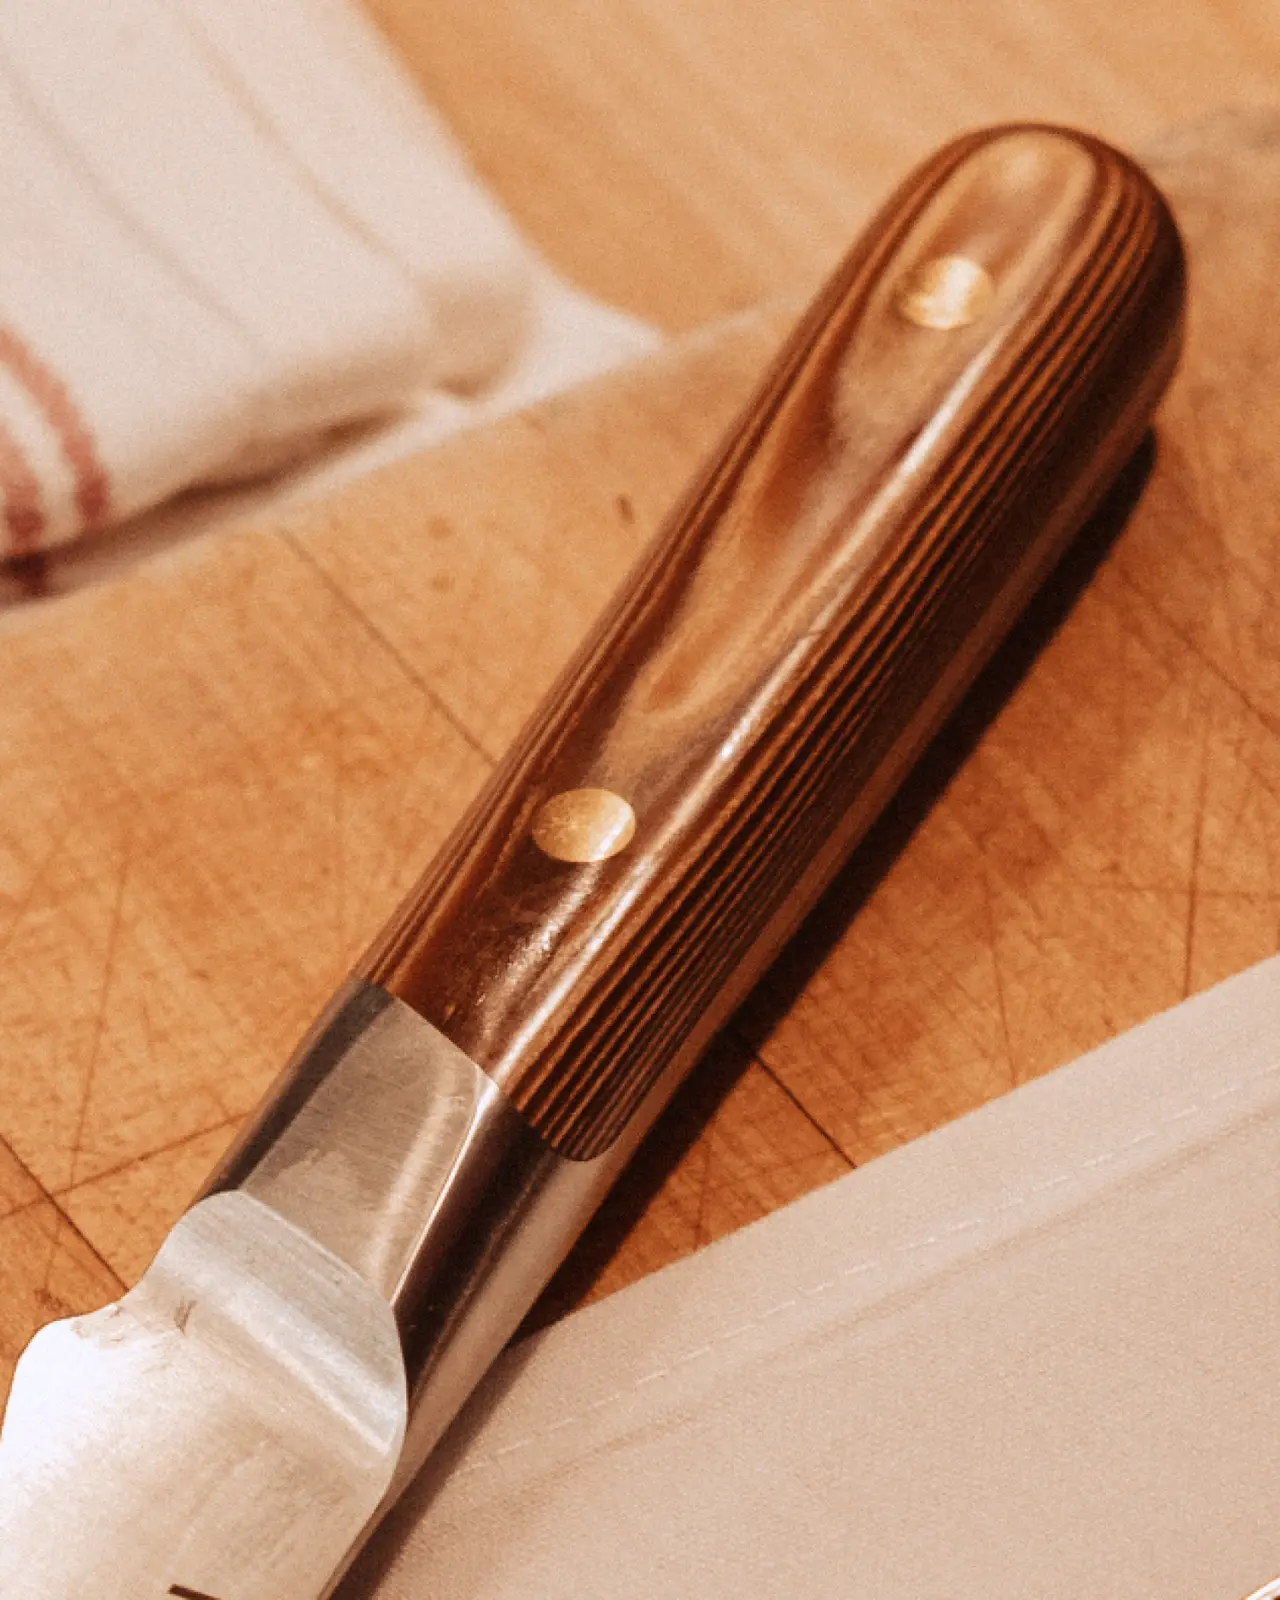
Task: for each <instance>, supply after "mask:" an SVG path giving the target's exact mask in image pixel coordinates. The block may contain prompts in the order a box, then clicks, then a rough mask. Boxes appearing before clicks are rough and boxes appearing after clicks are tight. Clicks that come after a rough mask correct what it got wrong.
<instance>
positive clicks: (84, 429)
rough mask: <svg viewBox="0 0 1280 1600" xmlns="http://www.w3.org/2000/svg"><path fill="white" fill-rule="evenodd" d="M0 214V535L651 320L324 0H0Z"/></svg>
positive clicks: (443, 422) (451, 392)
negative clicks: (566, 255)
mask: <svg viewBox="0 0 1280 1600" xmlns="http://www.w3.org/2000/svg"><path fill="white" fill-rule="evenodd" d="M0 213H2V214H3V216H4V219H5V226H4V229H3V230H2V231H0V496H2V505H0V554H6V553H8V554H13V553H24V552H29V551H33V550H36V549H42V548H47V547H49V546H51V545H54V544H58V543H60V542H62V541H64V540H67V539H70V538H73V537H74V536H75V535H77V534H79V533H82V532H84V531H87V530H91V529H95V528H100V527H102V526H105V525H107V524H110V523H116V522H119V521H121V520H124V519H127V518H130V517H132V516H134V515H136V514H137V513H139V512H142V511H145V510H146V509H147V508H149V507H152V506H155V505H157V504H159V503H160V502H162V501H165V500H167V499H168V498H169V497H170V496H172V495H173V494H175V493H176V492H177V491H179V490H181V489H184V488H187V487H189V486H191V485H199V484H209V483H217V482H227V481H235V480H243V479H247V478H251V477H255V476H257V475H260V474H262V473H264V472H266V471H268V470H271V469H277V468H279V467H280V466H281V465H282V464H284V463H289V462H296V461H298V460H299V459H301V458H303V457H305V456H307V455H309V454H311V453H314V452H315V451H316V450H317V449H318V448H319V447H320V446H321V445H324V444H333V443H334V442H335V441H336V442H337V443H339V444H343V445H345V446H346V448H345V450H344V451H341V452H340V455H342V457H343V460H344V462H345V466H344V467H343V468H342V470H345V471H350V470H352V469H353V468H355V467H359V466H363V465H365V464H366V463H367V462H369V461H371V460H378V459H385V458H386V457H387V456H388V455H391V454H395V453H398V452H403V451H404V450H406V449H409V448H413V447H415V446H416V445H418V444H419V443H422V442H424V441H426V440H428V439H430V438H433V437H437V436H439V435H440V434H441V433H442V432H446V431H450V430H452V429H453V428H456V427H458V426H460V425H463V424H465V423H466V422H468V421H470V420H473V419H474V418H476V417H479V416H483V415H488V414H491V413H492V412H493V411H494V410H495V409H499V408H501V407H503V406H509V405H511V404H516V403H521V402H523V401H525V400H527V399H530V398H534V397H536V395H538V394H539V393H542V392H546V390H547V389H548V388H551V387H555V386H557V385H561V384H563V383H566V382H570V381H573V380H574V379H576V378H578V377H581V376H585V375H587V374H589V373H591V372H594V371H598V370H601V369H602V368H604V367H605V366H608V365H610V364H612V363H613V362H614V361H616V360H618V359H620V358H621V357H624V356H626V355H628V354H630V353H633V352H634V351H636V350H639V349H642V348H644V347H646V346H647V345H648V344H649V343H651V342H652V336H651V335H650V334H649V333H648V331H647V330H646V329H644V328H643V327H641V325H639V324H637V323H635V322H634V321H633V320H632V319H629V318H627V317H624V316H622V315H620V314H618V313H616V312H612V311H609V310H608V309H607V308H604V307H600V306H598V305H596V304H595V303H594V302H591V301H589V300H587V299H586V298H585V297H583V296H578V295H575V294H574V293H573V292H572V291H570V290H569V289H568V288H567V287H566V286H565V285H563V284H561V283H559V282H558V281H557V280H556V279H555V278H554V276H553V275H552V274H551V273H550V272H549V271H548V269H547V268H546V267H545V266H544V265H543V264H542V263H541V262H540V261H539V260H538V258H537V257H536V256H535V255H534V254H533V252H532V251H531V250H530V249H529V248H528V247H527V246H526V245H525V244H524V243H523V241H522V240H521V239H520V237H519V236H518V234H517V233H516V231H515V230H514V228H513V227H512V226H511V224H510V223H509V222H508V221H507V219H506V218H505V216H504V215H503V214H502V212H501V211H500V210H499V208H498V207H497V206H496V205H494V203H493V202H492V201H491V200H490V199H489V198H488V197H487V195H486V194H485V193H484V191H483V190H482V189H481V188H480V187H479V186H478V185H477V184H476V182H475V180H474V179H473V177H472V175H471V174H470V173H469V171H468V170H467V167H466V165H465V163H464V161H463V160H462V159H461V157H460V155H459V154H458V152H457V150H456V149H455V147H454V146H453V144H452V143H451V141H450V139H449V137H448V135H447V134H446V133H445V132H444V131H443V129H442V128H441V127H440V125H439V124H438V122H437V121H436V120H435V118H434V117H433V115H432V114H431V112H430V110H429V109H428V108H427V107H426V106H425V104H424V103H423V101H422V98H421V96H420V95H419V93H418V92H417V89H416V87H415V86H414V84H413V83H412V82H411V81H410V80H409V79H408V77H407V76H406V74H405V73H404V71H403V69H402V68H401V67H400V65H399V63H398V61H397V60H396V58H395V57H394V55H393V53H392V52H391V51H390V49H389V48H388V47H387V46H386V45H385V43H384V42H383V41H382V39H381V36H380V35H379V34H378V33H377V32H376V30H375V29H374V28H373V27H372V25H371V24H370V23H369V22H368V21H367V20H366V19H364V18H363V17H362V16H361V15H360V13H359V12H358V11H357V10H356V9H355V7H354V6H353V5H352V4H350V3H349V0H267V3H263V0H109V3H103V0H39V3H38V4H32V3H31V0H0ZM369 419H379V420H381V421H383V422H385V423H388V424H389V426H387V427H386V428H385V429H384V430H383V431H382V432H381V433H379V434H377V435H376V436H374V437H373V438H372V439H371V438H370V437H369V436H368V435H365V436H362V437H361V438H359V439H358V440H357V441H356V442H355V444H354V445H352V444H349V443H348V442H347V441H346V439H345V437H344V436H343V435H342V433H341V431H340V430H344V429H348V428H349V426H350V425H351V424H353V423H357V422H362V421H366V420H369ZM334 470H335V469H334V467H333V465H332V462H330V463H329V464H327V465H326V466H325V468H324V469H323V470H322V471H321V472H319V474H318V475H317V476H316V477H315V478H314V480H312V479H310V478H307V477H306V475H295V479H294V483H295V486H297V485H298V484H299V483H302V484H307V485H310V486H311V487H323V486H324V485H325V484H327V483H328V482H329V481H332V478H333V476H334Z"/></svg>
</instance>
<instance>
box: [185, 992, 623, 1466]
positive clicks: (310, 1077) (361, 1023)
mask: <svg viewBox="0 0 1280 1600" xmlns="http://www.w3.org/2000/svg"><path fill="white" fill-rule="evenodd" d="M626 1154H627V1148H624V1146H623V1145H619V1146H618V1147H617V1148H616V1149H614V1150H611V1151H609V1152H608V1153H607V1154H606V1155H604V1156H603V1157H601V1158H599V1159H597V1160H595V1161H574V1160H570V1159H568V1158H566V1157H565V1156H563V1155H560V1154H558V1153H557V1152H556V1151H555V1150H554V1149H552V1148H551V1146H550V1145H548V1144H547V1143H546V1142H545V1141H544V1140H543V1139H541V1138H540V1137H539V1136H538V1135H537V1134H536V1133H535V1132H534V1131H533V1130H532V1129H531V1128H530V1127H529V1124H528V1122H527V1120H526V1119H525V1118H524V1117H523V1116H522V1115H520V1113H519V1112H518V1111H516V1110H515V1108H514V1107H513V1106H512V1105H511V1103H510V1101H509V1100H508V1098H507V1096H506V1095H505V1094H504V1093H503V1091H502V1090H501V1089H500V1088H499V1087H498V1085H497V1084H496V1083H494V1081H493V1079H492V1078H491V1077H490V1076H489V1075H488V1074H487V1073H485V1072H484V1071H483V1070H482V1069H481V1068H480V1067H478V1066H476V1064H475V1063H474V1062H473V1061H471V1060H470V1059H469V1058H468V1057H467V1056H466V1055H464V1054H463V1052H462V1051H460V1050H459V1049H458V1048H457V1046H456V1045H454V1044H452V1043H451V1042H450V1041H449V1040H448V1039H446V1038H445V1037H444V1036H443V1035H442V1034H441V1033H440V1032H439V1030H438V1029H436V1028H434V1027H433V1026H432V1025H431V1024H430V1023H429V1022H426V1021H424V1020H423V1018H422V1017H420V1016H419V1015H418V1014H417V1012H415V1011H413V1010H412V1009H411V1008H410V1007H409V1006H406V1005H405V1004H404V1003H403V1002H402V1001H400V1000H397V999H395V998H394V997H393V996H391V995H389V994H387V993H386V992H385V991H384V990H381V989H378V988H376V987H375V986H373V985H371V984H367V983H363V982H361V981H359V980H355V981H353V982H351V983H348V984H347V985H346V986H345V987H344V988H343V989H342V990H341V991H340V992H339V993H338V994H337V995H336V996H335V998H334V1000H333V1002H332V1003H331V1005H330V1006H329V1008H328V1009H327V1010H326V1012H325V1013H324V1014H323V1015H322V1016H321V1017H320V1019H319V1020H318V1022H317V1023H316V1025H315V1026H314V1027H313V1028H312V1030H311V1032H310V1033H309V1034H308V1036H307V1038H306V1039H305V1040H304V1041H303V1043H302V1045H301V1046H300V1047H299V1049H298V1051H297V1052H296V1053H295V1055H294V1057H293V1059H292V1060H291V1061H290V1063H289V1064H288V1066H287V1067H286V1068H285V1070H284V1072H283V1073H282V1074H281V1076H280V1078H279V1080H278V1081H277V1084H276V1086H275V1088H274V1090H273V1091H272V1093H271V1095H270V1096H269V1097H268V1099H267V1101H266V1102H265V1104H264V1107H263V1109H262V1111H261V1113H260V1114H259V1116H258V1117H257V1118H256V1119H255V1121H254V1124H253V1126H252V1127H251V1128H249V1129H248V1130H247V1131H246V1133H245V1134H244V1135H243V1136H242V1138H241V1140H240V1142H239V1143H238V1144H237V1145H236V1146H235V1147H234V1148H233V1149H232V1150H231V1152H230V1153H229V1154H228V1156H227V1157H226V1158H225V1160H224V1161H223V1163H222V1165H221V1167H220V1168H219V1170H218V1171H217V1172H216V1173H215V1174H214V1176H213V1178H212V1179H211V1180H210V1183H209V1185H208V1188H207V1190H206V1195H208V1194H214V1193H240V1194H244V1195H247V1196H248V1197H249V1198H250V1199H252V1200H254V1201H256V1202H257V1203H258V1204H259V1205H261V1206H265V1207H266V1208H268V1210H269V1211H270V1212H272V1213H273V1214H274V1215H275V1216H276V1217H278V1218H282V1219H283V1220H284V1221H285V1222H286V1223H288V1224H290V1225H291V1226H292V1227H293V1228H295V1229H297V1230H298V1231H299V1232H300V1233H302V1234H305V1235H306V1236H307V1238H308V1240H310V1241H311V1243H312V1244H313V1245H319V1246H321V1247H322V1248H323V1249H324V1250H326V1251H328V1252H329V1253H330V1254H331V1255H333V1256H336V1257H337V1258H338V1260H339V1261H340V1262H342V1263H343V1265H344V1266H345V1267H347V1268H351V1269H354V1271H355V1272H356V1273H358V1274H359V1276H360V1278H361V1279H362V1280H363V1281H364V1283H365V1284H367V1285H368V1286H369V1288H371V1289H372V1290H374V1291H375V1292H376V1293H377V1295H378V1296H379V1297H380V1298H381V1299H382V1300H383V1301H385V1302H386V1303H387V1304H388V1305H389V1306H390V1307H391V1310H392V1313H393V1314H394V1318H395V1323H396V1327H397V1330H398V1333H399V1338H400V1343H401V1348H402V1351H403V1359H404V1379H405V1388H406V1396H407V1401H408V1412H409V1421H408V1429H407V1434H406V1441H405V1446H404V1450H403V1453H402V1456H401V1460H400V1463H399V1466H398V1467H397V1469H396V1473H395V1479H394V1483H393V1487H392V1490H391V1491H390V1492H391V1494H392V1495H394V1494H397V1493H399V1491H400V1490H401V1489H402V1488H403V1487H404V1485H405V1483H406V1482H407V1481H408V1479H409V1477H411V1476H412V1474H413V1473H414V1472H415V1471H416V1470H417V1469H418V1467H419V1466H420V1465H421V1463H422V1461H423V1460H424V1459H425V1457H426V1455H427V1454H428V1452H429V1451H430V1449H431V1448H432V1446H433V1445H434V1444H435V1442H436V1440H437V1439H438V1438H439V1436H440V1434H441V1433H442V1432H443V1431H444V1429H445V1428H446V1427H447V1426H448V1424H449V1423H450V1422H451V1421H452V1419H453V1416H454V1415H455V1413H456V1412H457V1410H458V1409H459V1408H460V1406H461V1405H462V1403H463V1401H464V1400H465V1399H466V1397H467V1395H468V1394H469V1393H470V1391H471V1389H472V1388H473V1387H474V1385H475V1383H476V1381H477V1380H478V1379H479V1377H480V1376H481V1375H482V1373H484V1371H485V1370H486V1369H487V1368H488V1367H489V1365H490V1364H491V1363H492V1361H493V1360H494V1358H495V1357H496V1356H497V1355H498V1353H499V1351H500V1350H501V1349H502V1347H503V1345H504V1344H505V1343H506V1342H507V1340H508V1339H509V1338H510V1337H511V1335H512V1334H513V1333H514V1332H515V1330H516V1328H517V1327H518V1326H519V1324H520V1322H521V1320H522V1319H523V1317H524V1315H525V1313H526V1312H527V1311H528V1309H529V1307H530V1306H531V1305H532V1303H533V1302H534V1300H535V1299H536V1298H537V1296H538V1294H539V1293H540V1291H541V1290H542V1288H543V1286H544V1285H545V1283H546V1281H547V1280H548V1278H550V1276H551V1274H552V1273H553V1272H554V1271H555V1268H556V1267H557V1266H558V1265H559V1263H560V1260H561V1259H562V1258H563V1256H564V1254H565V1253H566V1251H567V1250H568V1248H569V1246H570V1245H571V1244H572V1243H573V1240H574V1239H575V1238H576V1237H577V1235H578V1233H579V1232H580V1231H581V1229H582V1226H583V1224H584V1223H585V1222H586V1220H587V1218H588V1217H589V1216H590V1214H591V1212H592V1211H593V1210H594V1209H595V1207H596V1206H597V1204H598V1203H599V1201H600V1199H601V1197H602V1195H603V1193H604V1191H605V1189H606V1188H607V1187H608V1185H609V1184H610V1183H611V1182H612V1180H613V1178H614V1177H615V1176H616V1174H617V1171H618V1169H619V1167H620V1166H621V1164H622V1162H623V1160H625V1158H626Z"/></svg>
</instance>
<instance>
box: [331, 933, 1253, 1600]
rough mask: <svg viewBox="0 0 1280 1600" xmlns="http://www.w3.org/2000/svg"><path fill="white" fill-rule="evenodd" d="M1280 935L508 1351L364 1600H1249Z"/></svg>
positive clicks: (358, 1579) (378, 1560)
mask: <svg viewBox="0 0 1280 1600" xmlns="http://www.w3.org/2000/svg"><path fill="white" fill-rule="evenodd" d="M1278 1158H1280V958H1277V959H1273V960H1271V961H1268V962H1265V963H1263V964H1262V965H1261V966H1259V967H1256V968H1254V969H1253V970H1251V971H1250V972H1248V973H1246V974H1244V975H1242V976H1240V977H1237V978H1235V979H1232V980H1231V981H1230V982H1228V983H1226V984H1223V985H1221V986H1220V987H1219V988H1217V989H1216V990H1213V991H1211V992H1210V993H1207V994H1204V995H1201V996H1199V997H1197V998H1196V999H1194V1000H1191V1001H1189V1002H1187V1003H1186V1004H1185V1005H1183V1006H1182V1007H1180V1008H1178V1009H1176V1010H1174V1011H1172V1012H1169V1013H1166V1014H1165V1015H1164V1016H1162V1017H1159V1018H1157V1019H1156V1020H1154V1021H1152V1022H1150V1023H1148V1024H1146V1025H1145V1026H1144V1027H1142V1028H1139V1029H1137V1030H1135V1031H1134V1032H1132V1033H1130V1034H1128V1035H1126V1036H1124V1037H1122V1038H1120V1039H1117V1040H1115V1041H1114V1042H1112V1043H1111V1044H1109V1045H1107V1046H1105V1047H1104V1048H1102V1049H1100V1050H1098V1051H1095V1052H1093V1053H1092V1054H1091V1055H1089V1056H1086V1057H1084V1058H1083V1059H1081V1060H1080V1061H1079V1062H1077V1063H1075V1064H1073V1065H1072V1066H1070V1067H1066V1068H1063V1069H1062V1070H1060V1071H1058V1072H1055V1073H1052V1074H1050V1075H1049V1076H1048V1077H1046V1078H1043V1079H1041V1080H1039V1081H1037V1082H1034V1083H1032V1084H1029V1085H1027V1086H1026V1087H1024V1088H1020V1089H1018V1090H1016V1091H1015V1092H1014V1093H1013V1094H1011V1095H1008V1096H1007V1097H1005V1098H1004V1099H1002V1100H999V1101H996V1102H994V1103H992V1104H991V1105H988V1106H986V1107H984V1108H983V1109H981V1110H979V1111H977V1112H975V1113H973V1114H971V1115H970V1116H967V1117H964V1118H962V1119H961V1120H959V1121H958V1122H955V1123H953V1124H952V1125H950V1126H949V1127H946V1128H944V1129H942V1130H940V1131H939V1132H937V1133H935V1134H932V1135H930V1136H929V1137H927V1138H925V1139H921V1140H919V1141H917V1142H916V1143H914V1144H911V1145H908V1146H907V1147H905V1148H903V1149H901V1150H898V1151H896V1152H894V1153H893V1154H891V1155H888V1156H885V1157H882V1158H881V1159H880V1160H878V1161H875V1162H872V1163H871V1164H870V1165H868V1166H867V1167H865V1168H863V1169H862V1170H860V1171H858V1172H855V1173H852V1174H851V1175H850V1176H849V1177H847V1178H843V1179H840V1180H838V1181H837V1182H836V1183H834V1184H832V1185H830V1186H829V1187H827V1188H825V1189H823V1190H821V1191H819V1192H817V1193H815V1194H813V1195H810V1196H808V1197H807V1198H806V1199H804V1200H801V1201H799V1202H797V1203H796V1204H794V1205H792V1206H790V1207H788V1208H786V1209H785V1210H783V1211H781V1212H778V1213H775V1214H774V1215H773V1216H771V1217H769V1218H766V1219H765V1220H764V1221H763V1222H760V1223H757V1224H755V1225H754V1226H753V1227H750V1228H747V1229H745V1230H744V1231H743V1232H741V1233H739V1234H736V1235H733V1236H731V1237H730V1238H728V1239H725V1240H723V1241H722V1242H720V1243H719V1244H716V1245H713V1246H711V1247H710V1248H709V1249H707V1250H705V1251H703V1252H702V1253H701V1254H699V1255H696V1256H694V1257H692V1258H691V1259H689V1260H687V1261H684V1262H681V1263H679V1264H677V1265H675V1266H673V1267H670V1268H668V1269H667V1270H666V1271H664V1272H661V1273H659V1274H657V1275H656V1276H654V1277H653V1278H651V1279H648V1280H647V1281H645V1282H642V1283H640V1284H637V1285H635V1286H634V1287H632V1288H630V1289H627V1290H624V1291H623V1292H621V1293H620V1294H618V1295H616V1296H614V1297H612V1298H610V1299H609V1300H606V1301H604V1302H602V1303H601V1304H599V1305H597V1306H593V1307H589V1308H587V1309H585V1310H583V1311H581V1312H578V1313H576V1314H574V1315H573V1316H571V1317H569V1318H568V1319H566V1320H565V1321H564V1322H563V1323H562V1324H560V1325H558V1326H556V1327H553V1328H552V1329H550V1330H548V1331H547V1332H546V1333H544V1334H543V1335H540V1336H539V1337H538V1338H536V1339H535V1340H533V1341H530V1342H529V1343H528V1344H527V1345H525V1346H523V1347H517V1348H516V1349H515V1350H513V1351H512V1352H510V1353H509V1354H508V1355H507V1356H506V1357H505V1358H504V1360H503V1361H502V1363H500V1365H499V1366H498V1368H497V1369H496V1370H495V1372H494V1374H493V1375H492V1378H491V1380H490V1381H489V1382H488V1383H487V1384H486V1385H485V1386H484V1387H483V1388H482V1389H481V1391H480V1392H479V1393H478V1395H477V1397H476V1401H475V1403H474V1404H473V1405H472V1406H471V1407H470V1409H469V1410H468V1411H467V1412H465V1413H464V1415H463V1417H462V1418H461V1419H460V1426H459V1427H457V1428H456V1429H455V1431H454V1433H453V1435H452V1436H451V1437H450V1439H449V1440H448V1441H447V1442H446V1447H445V1449H444V1451H443V1452H442V1455H441V1457H440V1459H439V1462H438V1464H437V1465H436V1466H435V1467H434V1468H432V1469H429V1470H428V1473H427V1475H426V1476H425V1477H424V1478H423V1480H422V1482H421V1484H420V1485H417V1486H415V1487H414V1489H413V1490H412V1491H411V1494H410V1498H409V1499H408V1500H407V1502H406V1503H405V1505H404V1507H403V1510H402V1511H401V1512H400V1513H398V1514H396V1515H395V1516H394V1517H393V1520H392V1522H391V1523H390V1525H389V1526H388V1528H387V1529H386V1530H385V1532H384V1534H383V1535H380V1536H379V1537H378V1539H377V1540H376V1541H375V1543H374V1544H373V1545H372V1546H371V1547H370V1549H369V1551H368V1552H367V1557H366V1559H363V1560H362V1561H361V1563H360V1564H358V1565H357V1567H356V1568H355V1569H354V1570H353V1572H352V1574H351V1575H350V1577H349V1578H348V1580H347V1583H346V1584H345V1585H344V1586H343V1587H342V1589H341V1590H340V1593H341V1595H342V1600H355V1597H357V1596H358V1597H360V1600H368V1597H370V1596H376V1597H377V1600H430V1597H434V1596H443V1595H448V1596H450V1600H551V1597H553V1596H554V1597H557V1600H559V1597H563V1596H565V1595H584V1596H590V1597H592V1600H603V1597H611V1600H693V1597H697V1600H744V1597H750V1600H773V1597H777V1600H817V1597H823V1600H826V1597H828V1596H829V1597H831V1600H851V1597H863V1600H921V1597H923V1596H930V1597H937V1596H942V1595H946V1596H948V1597H953V1600H1117V1597H1119V1596H1155V1595H1158V1596H1160V1597H1161V1600H1240V1597H1242V1596H1244V1595H1246V1594H1249V1593H1251V1592H1252V1591H1254V1590H1255V1589H1257V1588H1258V1587H1259V1586H1261V1585H1262V1584H1264V1583H1266V1582H1268V1581H1269V1580H1271V1579H1272V1578H1274V1577H1275V1576H1276V1574H1277V1573H1278V1572H1280V1159H1278Z"/></svg>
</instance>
